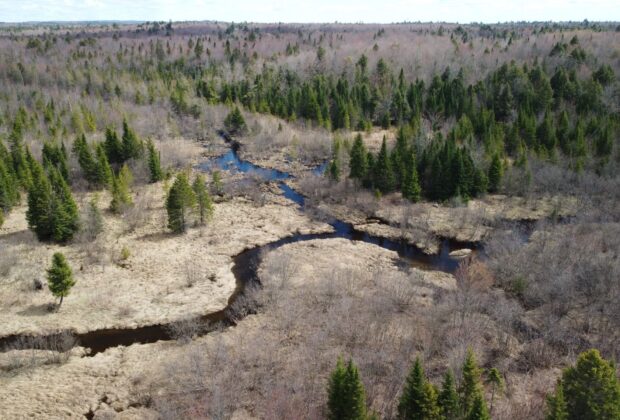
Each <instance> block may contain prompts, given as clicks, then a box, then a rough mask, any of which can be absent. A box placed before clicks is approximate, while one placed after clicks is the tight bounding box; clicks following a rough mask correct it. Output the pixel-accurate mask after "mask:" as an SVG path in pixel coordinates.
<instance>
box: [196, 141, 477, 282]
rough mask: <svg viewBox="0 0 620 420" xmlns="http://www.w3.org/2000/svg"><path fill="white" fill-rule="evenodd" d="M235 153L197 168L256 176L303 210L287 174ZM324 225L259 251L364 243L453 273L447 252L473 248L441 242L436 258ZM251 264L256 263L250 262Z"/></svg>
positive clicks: (318, 170) (336, 223)
mask: <svg viewBox="0 0 620 420" xmlns="http://www.w3.org/2000/svg"><path fill="white" fill-rule="evenodd" d="M237 149H238V147H232V148H231V150H229V151H228V152H226V153H225V154H224V155H222V156H220V157H217V158H215V159H212V160H210V161H208V162H205V163H203V164H201V165H200V168H201V169H202V170H204V171H213V170H227V171H233V172H235V171H237V172H241V173H246V174H252V175H254V176H259V177H260V178H262V179H263V180H265V181H271V182H277V183H278V187H279V188H280V190H281V191H282V193H283V195H284V197H286V198H287V199H289V200H291V201H293V202H295V203H296V204H297V205H298V206H299V207H300V208H302V209H303V207H304V205H305V198H304V196H303V195H302V194H300V193H298V192H297V191H295V190H294V189H293V188H291V187H290V186H288V185H287V184H286V183H284V182H282V181H285V180H287V179H291V178H292V176H291V175H290V174H288V173H286V172H282V171H278V170H275V169H265V168H261V167H259V166H256V165H254V164H252V163H250V162H247V161H244V160H242V159H240V158H239V155H238V154H237ZM326 166H327V163H324V164H322V165H319V166H317V167H315V168H314V169H312V174H314V175H316V176H320V175H322V174H323V173H324V172H325V168H326ZM328 223H329V224H330V225H331V226H332V227H333V228H334V229H335V232H333V233H328V234H318V235H301V234H299V235H294V236H292V237H289V238H285V239H282V240H280V241H276V242H273V243H272V244H267V245H265V246H264V247H263V248H264V249H270V248H273V247H279V246H281V245H283V244H287V243H293V242H300V241H307V240H311V239H327V238H344V239H349V240H353V241H363V242H368V243H371V244H375V245H378V246H380V247H382V248H386V249H389V250H391V251H396V252H398V255H399V256H400V257H401V258H402V259H403V260H404V261H403V263H407V264H408V265H411V266H414V267H417V268H422V269H427V270H439V271H445V272H453V271H454V270H455V269H456V267H457V266H458V263H459V261H458V260H456V259H454V258H452V257H450V255H449V254H450V252H451V251H452V250H454V249H459V248H463V247H471V246H473V244H458V243H455V242H453V241H450V240H447V239H446V240H443V241H442V243H441V247H440V252H439V253H438V254H436V255H427V254H425V253H423V252H422V251H421V250H420V249H418V248H417V247H415V246H413V245H409V244H407V243H404V242H400V241H393V240H390V239H385V238H381V237H377V236H372V235H369V234H367V233H365V232H361V231H358V230H356V229H355V228H354V227H353V225H351V224H350V223H346V222H343V221H341V220H332V221H330V222H328ZM253 263H257V262H255V261H253Z"/></svg>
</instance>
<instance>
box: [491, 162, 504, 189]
mask: <svg viewBox="0 0 620 420" xmlns="http://www.w3.org/2000/svg"><path fill="white" fill-rule="evenodd" d="M502 175H503V168H502V161H501V160H500V158H499V155H498V154H497V153H496V154H494V155H493V159H492V160H491V165H490V166H489V175H488V179H489V192H491V193H495V192H497V191H499V186H500V183H501V181H502Z"/></svg>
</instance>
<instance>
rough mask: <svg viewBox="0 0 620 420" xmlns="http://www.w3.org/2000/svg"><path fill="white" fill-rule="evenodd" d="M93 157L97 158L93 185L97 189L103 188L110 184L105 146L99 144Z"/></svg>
mask: <svg viewBox="0 0 620 420" xmlns="http://www.w3.org/2000/svg"><path fill="white" fill-rule="evenodd" d="M95 156H96V158H97V162H96V166H95V174H94V176H93V178H94V181H95V184H96V185H97V186H99V187H105V186H108V185H111V184H112V177H113V176H114V174H113V173H112V168H111V167H110V163H109V162H108V155H107V153H106V151H105V146H104V145H103V144H101V143H99V144H98V145H97V146H96V148H95Z"/></svg>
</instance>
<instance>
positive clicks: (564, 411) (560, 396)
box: [545, 380, 568, 420]
mask: <svg viewBox="0 0 620 420" xmlns="http://www.w3.org/2000/svg"><path fill="white" fill-rule="evenodd" d="M545 420H568V408H567V406H566V401H565V400H564V390H563V386H562V381H561V380H558V384H557V385H556V387H555V394H554V395H547V409H546V412H545Z"/></svg>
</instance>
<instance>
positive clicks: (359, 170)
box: [349, 134, 368, 181]
mask: <svg viewBox="0 0 620 420" xmlns="http://www.w3.org/2000/svg"><path fill="white" fill-rule="evenodd" d="M367 153H368V152H367V151H366V146H365V145H364V141H363V140H362V135H361V134H358V135H357V136H355V140H354V141H353V146H352V147H351V152H350V162H349V167H350V172H349V177H350V178H354V179H358V180H360V181H362V180H364V179H365V178H366V174H367V173H368V156H367Z"/></svg>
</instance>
